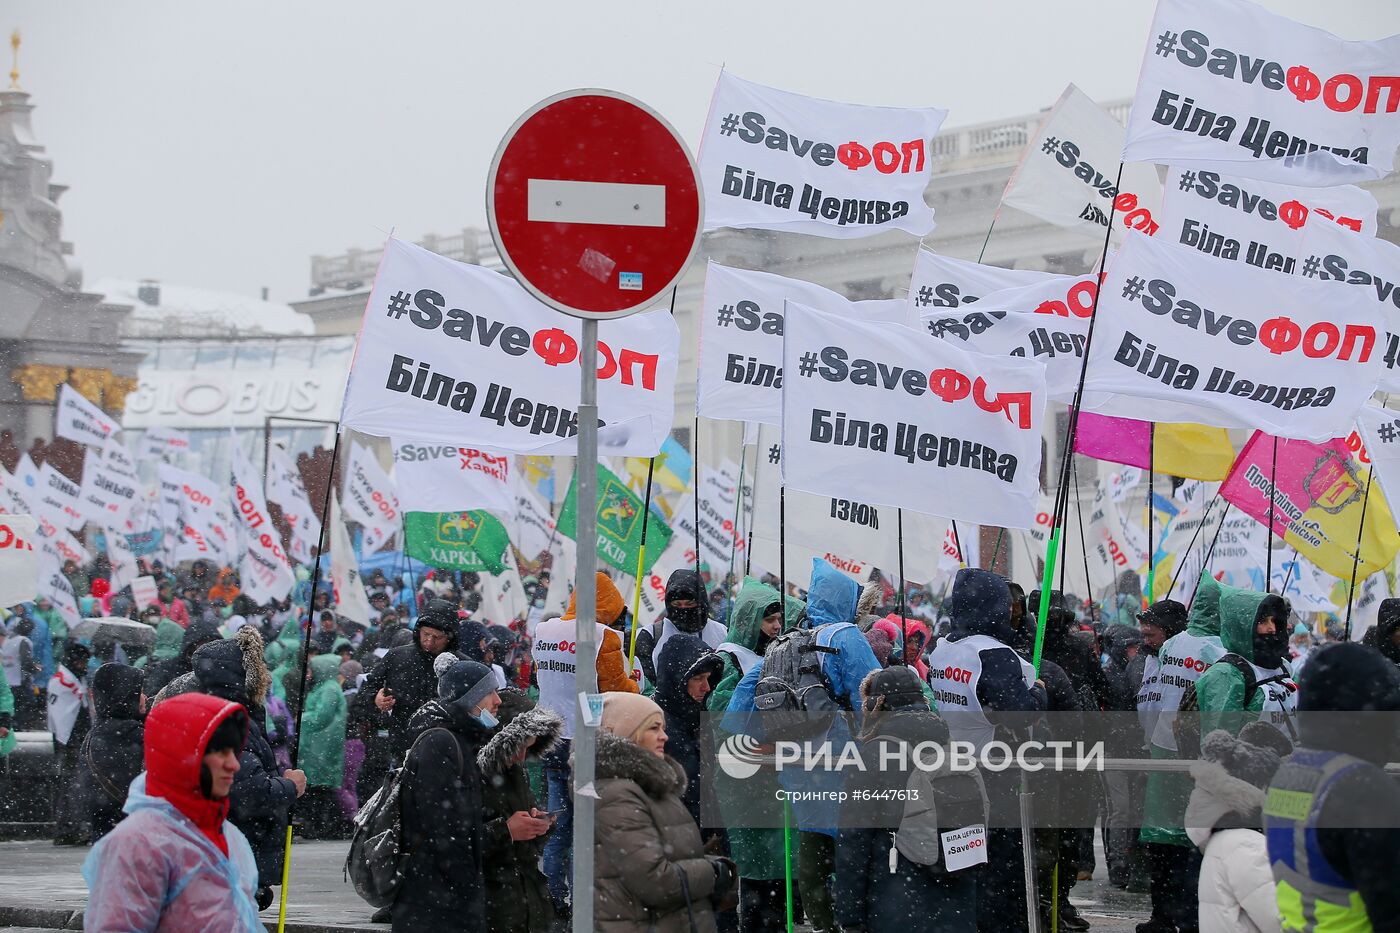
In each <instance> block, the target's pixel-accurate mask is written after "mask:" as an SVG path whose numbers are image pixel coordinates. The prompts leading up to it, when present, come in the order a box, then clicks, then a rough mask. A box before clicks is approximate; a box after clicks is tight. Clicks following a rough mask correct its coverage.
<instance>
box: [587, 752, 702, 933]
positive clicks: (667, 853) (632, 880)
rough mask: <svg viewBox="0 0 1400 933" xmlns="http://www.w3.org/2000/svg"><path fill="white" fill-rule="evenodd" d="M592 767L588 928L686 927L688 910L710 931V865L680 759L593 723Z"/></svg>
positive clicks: (677, 930) (613, 932) (680, 931)
mask: <svg viewBox="0 0 1400 933" xmlns="http://www.w3.org/2000/svg"><path fill="white" fill-rule="evenodd" d="M596 769H597V770H596V774H597V777H596V779H595V781H594V787H595V788H596V789H597V791H598V798H599V799H598V804H597V818H596V819H597V834H596V836H595V842H594V846H593V852H594V859H595V861H596V878H597V880H596V888H595V890H596V892H597V894H596V899H595V901H594V908H593V910H594V928H595V929H597V930H599V931H600V933H643V931H647V933H650V931H657V933H691V918H692V917H693V918H694V924H695V925H694V929H695V931H696V933H714V931H715V915H714V909H713V907H712V906H711V904H710V894H711V893H713V891H714V887H715V872H714V869H713V868H712V867H711V865H710V861H709V860H708V859H707V858H705V855H704V847H703V845H702V844H701V841H700V829H699V827H697V826H696V825H695V820H694V819H692V818H691V816H690V813H689V811H687V810H686V808H685V804H684V803H682V802H681V794H682V792H683V791H684V789H685V785H686V778H685V771H684V770H683V769H682V768H681V766H680V764H679V763H678V762H676V761H675V760H674V759H672V758H658V757H656V756H655V755H653V754H651V753H650V752H647V751H645V750H643V749H642V748H641V747H640V746H637V745H635V744H633V743H632V742H629V741H627V740H626V739H624V738H621V737H619V736H616V735H614V734H612V733H611V732H605V731H602V730H600V731H599V732H598V754H597V765H596ZM682 878H684V879H685V884H682ZM687 888H688V893H689V901H690V905H689V907H687V905H686V900H687Z"/></svg>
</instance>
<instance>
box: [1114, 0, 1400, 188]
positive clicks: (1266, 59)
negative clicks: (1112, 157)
mask: <svg viewBox="0 0 1400 933" xmlns="http://www.w3.org/2000/svg"><path fill="white" fill-rule="evenodd" d="M1397 109H1400V36H1391V37H1389V38H1386V39H1381V40H1380V41H1377V42H1348V41H1346V40H1343V39H1338V38H1337V37H1336V36H1334V35H1332V34H1331V33H1328V32H1324V31H1323V30H1321V29H1314V28H1313V27H1311V26H1305V25H1303V24H1302V23H1296V22H1294V21H1293V20H1290V19H1286V18H1285V17H1282V16H1278V15H1275V14H1273V13H1270V12H1269V11H1267V10H1265V9H1264V8H1263V7H1260V6H1257V5H1255V4H1253V3H1247V2H1243V0H1159V2H1158V4H1157V13H1156V15H1155V16H1154V17H1153V20H1152V31H1151V33H1150V34H1149V35H1148V40H1147V48H1146V50H1145V51H1144V53H1143V61H1142V71H1141V73H1140V74H1139V77H1138V88H1137V95H1136V96H1135V97H1134V99H1133V108H1132V112H1131V115H1130V117H1129V119H1128V132H1127V138H1126V140H1125V142H1124V145H1123V161H1124V162H1161V163H1164V164H1173V165H1189V166H1192V167H1194V168H1204V169H1212V170H1215V171H1222V172H1233V173H1234V174H1237V175H1244V176H1247V177H1250V178H1262V179H1266V180H1270V181H1281V182H1287V183H1290V184H1295V185H1307V186H1310V187H1325V186H1327V185H1338V184H1342V183H1345V182H1352V181H1366V180H1370V179H1376V178H1384V177H1385V176H1386V175H1387V174H1389V173H1390V171H1391V168H1392V161H1393V158H1394V155H1395V147H1396V146H1397V145H1400V120H1397V119H1396V118H1395V117H1393V116H1391V114H1394V113H1395V112H1396V110H1397Z"/></svg>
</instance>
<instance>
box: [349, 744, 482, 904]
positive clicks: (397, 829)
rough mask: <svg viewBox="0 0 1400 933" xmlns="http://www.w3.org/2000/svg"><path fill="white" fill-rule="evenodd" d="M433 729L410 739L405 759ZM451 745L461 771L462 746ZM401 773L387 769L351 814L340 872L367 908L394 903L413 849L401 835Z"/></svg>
mask: <svg viewBox="0 0 1400 933" xmlns="http://www.w3.org/2000/svg"><path fill="white" fill-rule="evenodd" d="M434 731H437V730H435V729H426V730H424V731H423V732H422V733H420V734H419V736H418V738H416V739H414V740H413V745H412V746H411V747H410V748H409V750H408V752H407V754H405V755H404V761H405V762H407V761H408V756H409V755H411V754H413V749H414V748H417V747H418V743H419V742H421V741H422V740H423V736H425V735H427V734H428V733H430V732H434ZM452 747H453V748H454V749H455V750H456V752H457V771H458V773H461V770H462V767H463V764H462V748H461V746H460V745H458V744H457V740H456V739H455V738H454V739H453V740H452ZM403 773H404V768H403V765H400V766H399V767H397V768H394V769H392V770H390V771H389V773H388V774H386V775H385V776H384V783H383V784H382V785H380V788H379V790H377V791H375V792H374V795H373V796H372V797H370V798H369V800H366V801H365V805H364V806H362V807H360V812H359V813H356V814H355V829H354V832H353V833H352V834H351V836H350V851H349V853H347V854H346V856H345V868H344V870H343V871H344V875H345V877H346V878H347V879H349V881H350V883H351V884H352V885H354V887H355V893H356V894H358V895H360V897H362V898H364V900H365V901H366V902H367V903H368V904H369V905H370V906H371V907H388V906H389V905H390V904H392V903H394V900H395V898H397V897H398V893H399V886H400V885H402V884H403V878H404V875H403V869H404V863H405V862H407V861H408V856H409V854H410V853H411V852H412V851H413V850H412V847H411V846H409V845H406V844H405V840H404V838H403V810H402V806H403Z"/></svg>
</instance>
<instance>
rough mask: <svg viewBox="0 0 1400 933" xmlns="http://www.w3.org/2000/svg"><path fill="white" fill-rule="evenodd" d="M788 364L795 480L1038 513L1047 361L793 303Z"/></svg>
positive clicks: (898, 502)
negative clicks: (972, 349)
mask: <svg viewBox="0 0 1400 933" xmlns="http://www.w3.org/2000/svg"><path fill="white" fill-rule="evenodd" d="M783 367H784V369H785V371H787V372H788V373H790V374H793V375H792V376H790V377H789V379H788V380H787V381H785V382H784V383H783V452H784V456H783V479H784V481H785V482H787V484H788V485H790V486H795V487H797V488H798V489H803V490H806V491H808V492H815V493H821V494H824V495H833V496H851V497H854V498H857V499H859V500H861V501H863V502H867V503H870V504H872V505H888V506H897V507H902V508H907V509H913V510H914V511H916V512H924V513H926V514H929V515H942V516H945V517H947V518H952V519H955V520H962V521H966V522H980V523H985V524H993V525H999V526H1003V527H1007V528H1025V527H1028V526H1029V525H1030V524H1031V522H1032V521H1033V519H1034V517H1035V505H1036V500H1037V498H1038V496H1039V494H1040V488H1039V486H1040V480H1039V467H1040V448H1041V439H1040V427H1039V426H1040V422H1041V418H1042V417H1043V415H1044V412H1045V367H1044V366H1043V365H1041V364H1039V363H1035V362H1032V361H1030V360H1019V359H1015V358H1013V357H989V356H979V355H976V354H972V353H967V352H966V351H963V350H960V349H958V348H957V347H955V346H953V345H952V344H950V343H949V342H948V341H940V340H936V339H934V338H931V337H929V336H928V335H927V334H925V333H923V332H922V331H918V330H914V329H913V328H910V327H903V326H901V325H899V324H870V323H865V322H858V321H851V320H848V319H844V318H840V317H835V316H833V315H830V314H825V313H823V312H821V311H817V310H814V309H812V308H807V307H803V306H801V305H795V304H792V303H791V302H789V303H788V305H787V337H786V340H785V342H784V347H783ZM968 374H973V375H968Z"/></svg>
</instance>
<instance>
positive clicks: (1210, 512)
mask: <svg viewBox="0 0 1400 933" xmlns="http://www.w3.org/2000/svg"><path fill="white" fill-rule="evenodd" d="M1227 505H1228V503H1223V502H1212V503H1208V504H1207V506H1191V507H1189V508H1184V509H1182V510H1181V511H1180V512H1178V513H1177V514H1176V516H1175V517H1174V518H1172V520H1171V522H1170V524H1168V526H1167V530H1166V534H1164V535H1163V536H1162V543H1161V546H1160V547H1159V548H1158V551H1157V553H1156V555H1155V556H1154V562H1155V564H1156V572H1155V577H1154V579H1153V584H1152V585H1153V590H1154V592H1153V594H1152V597H1151V598H1152V601H1154V602H1155V601H1156V600H1159V599H1167V598H1171V599H1176V600H1180V601H1181V602H1183V603H1185V602H1190V601H1191V594H1192V593H1194V592H1196V581H1197V580H1199V579H1200V576H1201V573H1202V572H1203V571H1204V570H1205V566H1206V552H1207V550H1208V549H1209V547H1210V542H1211V541H1213V540H1215V532H1216V530H1217V529H1219V528H1220V524H1221V519H1222V518H1224V517H1225V512H1226V506H1227ZM1246 517H1247V516H1246Z"/></svg>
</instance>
